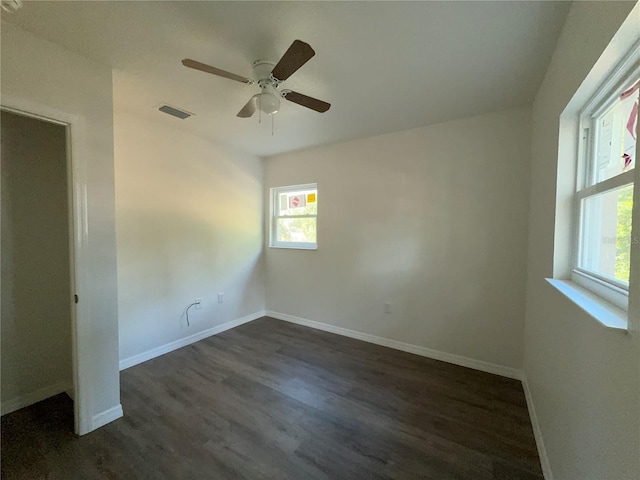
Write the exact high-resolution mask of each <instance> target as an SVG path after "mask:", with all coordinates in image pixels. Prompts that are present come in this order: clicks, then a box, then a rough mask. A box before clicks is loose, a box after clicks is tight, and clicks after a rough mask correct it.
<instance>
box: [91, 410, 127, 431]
mask: <svg viewBox="0 0 640 480" xmlns="http://www.w3.org/2000/svg"><path fill="white" fill-rule="evenodd" d="M122 415H123V412H122V405H120V404H118V405H116V406H115V407H112V408H110V409H109V410H105V411H104V412H100V413H98V414H97V415H94V416H93V419H92V420H91V430H92V431H93V430H95V429H96V428H100V427H103V426H105V425H106V424H107V423H109V422H113V421H114V420H117V419H118V418H120V417H122Z"/></svg>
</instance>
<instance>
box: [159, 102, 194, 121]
mask: <svg viewBox="0 0 640 480" xmlns="http://www.w3.org/2000/svg"><path fill="white" fill-rule="evenodd" d="M158 110H160V111H161V112H162V113H166V114H167V115H171V116H173V117H177V118H179V119H181V120H184V119H185V118H189V117H191V116H193V113H189V112H186V111H184V110H180V109H178V108H175V107H172V106H171V105H167V104H166V103H165V104H163V105H161V106H160V108H158Z"/></svg>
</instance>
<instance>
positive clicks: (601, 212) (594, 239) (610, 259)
mask: <svg viewBox="0 0 640 480" xmlns="http://www.w3.org/2000/svg"><path fill="white" fill-rule="evenodd" d="M632 209H633V185H627V186H625V187H621V188H617V189H615V190H610V191H608V192H606V193H602V194H599V195H594V196H592V197H588V198H585V199H584V200H583V201H582V226H581V247H582V248H581V252H580V262H579V266H580V267H581V268H583V269H585V270H588V271H591V272H594V273H597V274H599V275H602V276H604V277H609V278H613V279H616V280H618V281H620V282H623V283H625V284H628V283H629V267H630V265H631V263H630V251H631V210H632Z"/></svg>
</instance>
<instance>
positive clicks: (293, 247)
mask: <svg viewBox="0 0 640 480" xmlns="http://www.w3.org/2000/svg"><path fill="white" fill-rule="evenodd" d="M269 248H280V249H282V250H318V247H299V246H291V247H289V246H284V245H269Z"/></svg>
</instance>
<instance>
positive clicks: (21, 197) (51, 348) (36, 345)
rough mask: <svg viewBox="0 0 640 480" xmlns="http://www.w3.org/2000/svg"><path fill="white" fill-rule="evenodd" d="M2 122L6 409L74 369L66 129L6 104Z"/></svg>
mask: <svg viewBox="0 0 640 480" xmlns="http://www.w3.org/2000/svg"><path fill="white" fill-rule="evenodd" d="M0 127H1V133H0V139H1V141H2V146H1V150H0V153H1V156H2V175H1V176H2V242H1V244H0V246H1V250H2V254H1V257H2V320H1V322H0V323H1V324H2V407H3V408H2V413H3V414H5V413H8V412H9V411H11V410H13V409H17V408H21V407H23V406H25V405H26V404H29V403H32V402H35V401H39V400H42V398H46V397H47V396H50V395H54V394H57V393H60V392H62V391H65V390H67V389H70V387H71V386H72V382H73V377H72V363H71V284H70V278H69V221H68V219H69V215H68V205H67V203H68V201H67V166H66V163H67V150H66V131H65V128H64V127H63V126H60V125H55V124H52V123H48V122H43V121H40V120H36V119H33V118H28V117H24V116H21V115H16V114H13V113H9V112H4V111H3V112H2V120H1V121H0ZM7 407H8V408H7Z"/></svg>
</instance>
